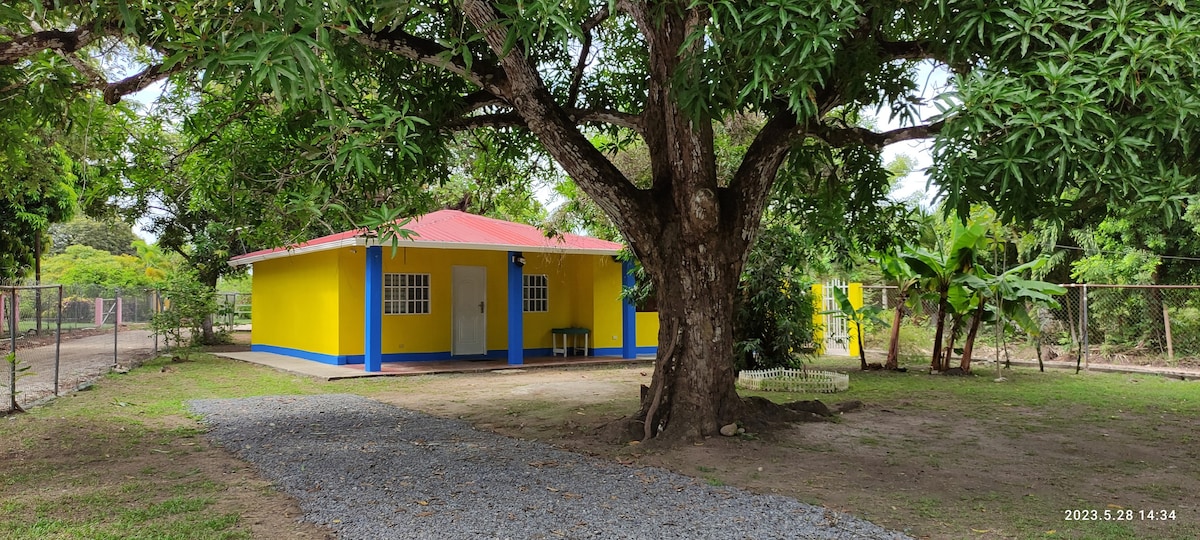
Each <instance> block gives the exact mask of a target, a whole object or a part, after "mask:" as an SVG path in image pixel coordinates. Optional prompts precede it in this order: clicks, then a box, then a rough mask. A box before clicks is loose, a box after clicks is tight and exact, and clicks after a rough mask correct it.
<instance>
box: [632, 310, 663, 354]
mask: <svg viewBox="0 0 1200 540" xmlns="http://www.w3.org/2000/svg"><path fill="white" fill-rule="evenodd" d="M658 324H659V323H658V312H656V311H641V312H638V314H637V346H638V347H657V346H658Z"/></svg>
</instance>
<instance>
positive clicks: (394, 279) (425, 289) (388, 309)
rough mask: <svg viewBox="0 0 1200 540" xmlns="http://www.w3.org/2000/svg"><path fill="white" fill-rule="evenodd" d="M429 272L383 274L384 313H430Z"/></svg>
mask: <svg viewBox="0 0 1200 540" xmlns="http://www.w3.org/2000/svg"><path fill="white" fill-rule="evenodd" d="M429 282H430V279H429V274H413V273H406V274H401V273H392V274H384V275H383V314H384V315H428V314H429V313H430V311H431V308H432V305H431V302H430V299H429V296H430V295H429V293H430V286H429Z"/></svg>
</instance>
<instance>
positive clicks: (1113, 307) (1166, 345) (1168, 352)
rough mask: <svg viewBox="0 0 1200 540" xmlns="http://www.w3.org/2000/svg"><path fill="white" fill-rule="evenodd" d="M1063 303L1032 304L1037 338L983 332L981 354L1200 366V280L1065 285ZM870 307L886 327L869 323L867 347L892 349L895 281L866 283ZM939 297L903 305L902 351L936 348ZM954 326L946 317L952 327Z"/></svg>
mask: <svg viewBox="0 0 1200 540" xmlns="http://www.w3.org/2000/svg"><path fill="white" fill-rule="evenodd" d="M1064 287H1066V288H1067V293H1066V294H1065V295H1063V296H1060V297H1058V298H1057V302H1058V307H1055V308H1049V309H1046V308H1036V309H1031V314H1032V316H1033V319H1034V320H1035V321H1036V323H1037V325H1038V326H1039V327H1040V335H1039V336H1037V338H1034V337H1032V336H1029V335H1026V334H1025V333H1024V332H1020V331H1017V330H1014V329H1013V328H1011V327H1010V328H1009V330H1008V332H1007V333H1002V334H997V333H996V332H995V330H994V329H995V326H990V328H986V329H983V330H981V333H980V337H979V341H978V343H979V347H977V348H976V351H977V354H978V356H979V357H980V358H991V357H992V356H993V355H995V354H997V353H1002V354H1003V355H1004V356H1005V357H1013V358H1021V359H1032V358H1036V357H1037V354H1038V347H1039V346H1040V348H1041V351H1042V353H1043V354H1044V356H1045V359H1047V360H1059V361H1070V362H1076V361H1079V362H1080V363H1082V364H1085V365H1086V364H1087V363H1089V362H1098V363H1118V364H1138V365H1152V364H1165V365H1172V366H1186V367H1200V286H1197V285H1099V284H1070V285H1064ZM863 302H864V304H866V305H876V306H880V307H883V308H884V309H885V310H886V311H885V312H884V314H883V318H885V319H886V323H888V324H873V325H868V328H867V330H866V332H864V337H865V339H866V341H867V348H868V349H876V350H886V349H887V346H888V340H889V338H890V332H889V331H890V323H891V322H892V321H893V320H894V318H893V317H894V315H895V312H894V310H895V309H896V308H897V306H899V302H900V298H899V291H898V289H897V288H896V287H894V286H882V285H867V286H864V287H863ZM936 313H937V305H936V303H935V302H930V301H921V302H920V303H919V304H918V305H915V306H914V305H913V302H912V301H910V302H909V305H906V306H904V307H903V311H902V317H901V321H902V323H901V329H900V342H901V354H902V355H903V354H905V353H908V354H907V355H908V356H910V357H917V356H920V355H925V354H929V353H930V352H931V349H932V346H933V334H934V330H935V329H934V319H935V316H936ZM951 326H952V323H950V322H947V327H946V328H947V331H949V330H950V329H951Z"/></svg>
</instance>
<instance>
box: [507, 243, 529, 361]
mask: <svg viewBox="0 0 1200 540" xmlns="http://www.w3.org/2000/svg"><path fill="white" fill-rule="evenodd" d="M517 257H522V258H524V255H522V254H521V252H519V251H510V252H508V351H507V356H508V363H509V364H511V365H514V366H516V365H520V364H524V363H525V351H524V347H525V309H524V303H523V302H522V300H523V299H524V285H525V283H524V280H523V277H522V276H524V275H525V269H524V268H523V267H524V266H525V263H524V261H522V262H521V264H517V262H516V259H517Z"/></svg>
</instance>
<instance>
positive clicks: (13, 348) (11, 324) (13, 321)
mask: <svg viewBox="0 0 1200 540" xmlns="http://www.w3.org/2000/svg"><path fill="white" fill-rule="evenodd" d="M8 298H9V300H10V301H11V302H12V303H11V304H10V305H9V312H8V343H9V351H10V352H11V353H12V357H11V358H9V361H8V362H6V363H7V364H8V389H9V393H8V395H9V396H10V400H11V401H12V403H10V405H11V406H12V410H13V411H16V410H18V407H17V307H18V306H17V290H16V289H12V290H10V291H8Z"/></svg>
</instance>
